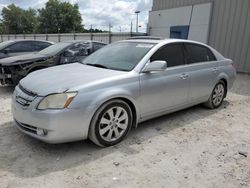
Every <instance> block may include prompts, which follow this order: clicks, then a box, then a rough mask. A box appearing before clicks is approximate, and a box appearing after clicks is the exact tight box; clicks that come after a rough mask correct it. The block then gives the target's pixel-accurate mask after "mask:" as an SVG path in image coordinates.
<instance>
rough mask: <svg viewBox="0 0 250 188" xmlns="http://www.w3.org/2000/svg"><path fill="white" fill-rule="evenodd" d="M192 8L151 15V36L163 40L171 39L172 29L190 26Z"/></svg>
mask: <svg viewBox="0 0 250 188" xmlns="http://www.w3.org/2000/svg"><path fill="white" fill-rule="evenodd" d="M191 11H192V6H187V7H180V8H174V9H168V10H158V11H151V12H150V13H149V34H150V35H152V36H159V37H163V38H169V37H170V27H171V26H179V25H189V22H190V15H191Z"/></svg>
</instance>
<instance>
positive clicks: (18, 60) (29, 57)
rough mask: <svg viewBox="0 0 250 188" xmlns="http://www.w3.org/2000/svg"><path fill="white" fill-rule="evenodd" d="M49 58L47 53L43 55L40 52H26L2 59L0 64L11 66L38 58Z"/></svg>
mask: <svg viewBox="0 0 250 188" xmlns="http://www.w3.org/2000/svg"><path fill="white" fill-rule="evenodd" d="M47 58H48V57H47V56H46V55H42V54H39V53H30V54H24V55H19V56H13V57H8V58H3V59H0V64H1V65H6V66H10V65H14V64H22V63H27V62H32V61H37V60H46V59H47Z"/></svg>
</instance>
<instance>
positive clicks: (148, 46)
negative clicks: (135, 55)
mask: <svg viewBox="0 0 250 188" xmlns="http://www.w3.org/2000/svg"><path fill="white" fill-rule="evenodd" d="M153 46H154V45H152V44H137V46H136V48H152V47H153Z"/></svg>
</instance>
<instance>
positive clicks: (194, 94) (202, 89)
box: [184, 43, 219, 102]
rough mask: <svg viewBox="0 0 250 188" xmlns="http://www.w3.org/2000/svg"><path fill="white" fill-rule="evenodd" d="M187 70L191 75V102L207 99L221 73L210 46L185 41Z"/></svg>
mask: <svg viewBox="0 0 250 188" xmlns="http://www.w3.org/2000/svg"><path fill="white" fill-rule="evenodd" d="M184 49H185V57H186V61H187V64H188V65H189V66H188V67H187V72H188V73H189V75H190V93H189V100H190V102H195V101H197V102H200V101H204V100H207V99H208V97H209V96H210V94H211V92H212V90H213V88H214V86H215V84H216V79H217V76H218V74H219V72H218V63H217V61H216V58H215V56H214V54H213V53H212V52H211V50H210V49H209V48H207V47H206V46H203V45H199V44H193V43H185V44H184Z"/></svg>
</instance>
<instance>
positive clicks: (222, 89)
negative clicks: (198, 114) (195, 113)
mask: <svg viewBox="0 0 250 188" xmlns="http://www.w3.org/2000/svg"><path fill="white" fill-rule="evenodd" d="M226 92H227V89H226V86H225V83H224V82H223V81H219V82H218V83H217V84H216V86H215V87H214V89H213V92H212V94H211V95H210V97H209V99H208V101H207V102H206V103H205V106H206V107H208V108H210V109H216V108H219V107H220V106H221V105H222V103H223V100H224V99H225V96H226Z"/></svg>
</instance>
